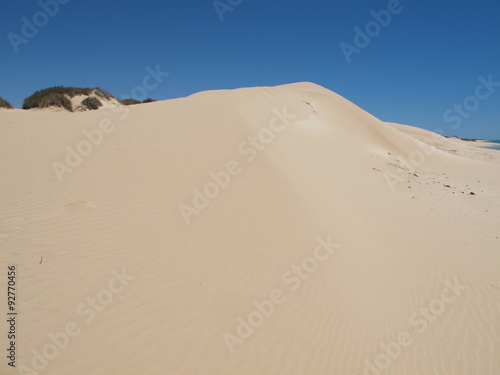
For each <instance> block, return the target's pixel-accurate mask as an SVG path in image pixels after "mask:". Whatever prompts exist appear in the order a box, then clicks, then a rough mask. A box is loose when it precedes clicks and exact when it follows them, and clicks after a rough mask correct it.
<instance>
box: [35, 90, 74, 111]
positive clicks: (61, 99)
mask: <svg viewBox="0 0 500 375" xmlns="http://www.w3.org/2000/svg"><path fill="white" fill-rule="evenodd" d="M47 107H62V108H65V109H67V110H68V111H70V112H72V111H73V108H72V106H71V101H70V100H69V99H68V98H67V97H66V96H64V95H63V94H59V93H56V92H53V93H50V94H48V95H45V96H43V97H41V98H40V101H39V103H38V108H47Z"/></svg>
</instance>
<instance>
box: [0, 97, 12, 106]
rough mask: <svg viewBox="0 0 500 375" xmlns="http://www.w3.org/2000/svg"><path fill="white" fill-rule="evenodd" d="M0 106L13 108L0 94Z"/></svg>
mask: <svg viewBox="0 0 500 375" xmlns="http://www.w3.org/2000/svg"><path fill="white" fill-rule="evenodd" d="M0 108H7V109H13V108H14V107H13V106H12V104H10V102H9V101H8V100H5V99H4V98H2V97H1V96H0Z"/></svg>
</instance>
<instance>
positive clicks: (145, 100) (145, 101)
mask: <svg viewBox="0 0 500 375" xmlns="http://www.w3.org/2000/svg"><path fill="white" fill-rule="evenodd" d="M142 102H143V103H152V102H156V100H155V99H151V98H147V99H144V100H143V101H142Z"/></svg>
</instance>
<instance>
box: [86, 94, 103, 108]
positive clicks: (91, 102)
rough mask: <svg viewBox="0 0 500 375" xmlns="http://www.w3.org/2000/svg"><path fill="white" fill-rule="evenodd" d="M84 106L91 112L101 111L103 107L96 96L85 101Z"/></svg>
mask: <svg viewBox="0 0 500 375" xmlns="http://www.w3.org/2000/svg"><path fill="white" fill-rule="evenodd" d="M82 105H83V106H84V107H85V108H87V109H90V110H93V109H99V107H102V103H101V101H100V100H99V99H97V98H96V97H95V96H89V97H88V98H85V99H83V100H82Z"/></svg>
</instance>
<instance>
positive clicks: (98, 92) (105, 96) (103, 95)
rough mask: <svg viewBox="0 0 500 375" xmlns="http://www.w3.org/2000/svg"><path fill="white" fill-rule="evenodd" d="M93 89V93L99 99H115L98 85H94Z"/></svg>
mask: <svg viewBox="0 0 500 375" xmlns="http://www.w3.org/2000/svg"><path fill="white" fill-rule="evenodd" d="M94 90H95V91H94V93H95V94H96V95H97V96H98V97H100V98H101V99H105V100H110V99H116V98H115V97H114V96H113V95H111V94H110V93H109V92H107V91H106V90H103V89H101V88H100V87H96V88H95V89H94Z"/></svg>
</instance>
